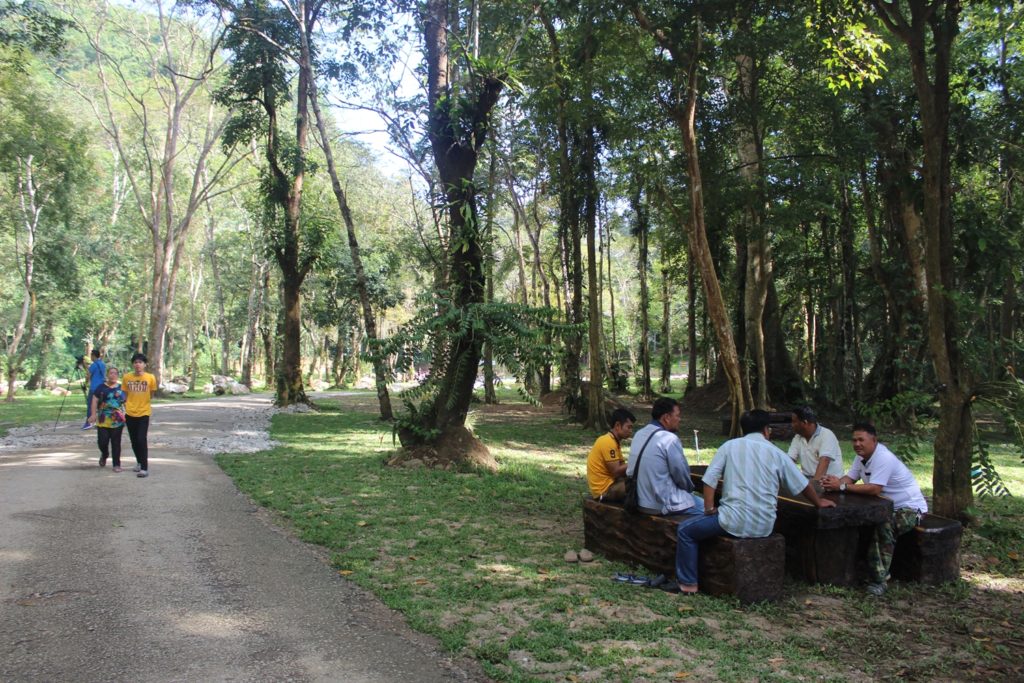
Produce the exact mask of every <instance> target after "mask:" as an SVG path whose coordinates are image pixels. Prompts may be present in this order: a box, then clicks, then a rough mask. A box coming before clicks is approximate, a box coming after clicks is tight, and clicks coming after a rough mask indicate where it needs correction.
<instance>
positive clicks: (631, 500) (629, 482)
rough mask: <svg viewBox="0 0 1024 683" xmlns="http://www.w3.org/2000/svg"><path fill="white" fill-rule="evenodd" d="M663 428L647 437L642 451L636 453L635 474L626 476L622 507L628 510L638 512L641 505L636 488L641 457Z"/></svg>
mask: <svg viewBox="0 0 1024 683" xmlns="http://www.w3.org/2000/svg"><path fill="white" fill-rule="evenodd" d="M660 431H661V429H660V428H658V429H655V430H654V432H653V433H652V434H651V435H650V436H649V437H647V441H644V445H643V447H642V448H641V449H640V452H639V453H637V455H636V465H635V466H634V467H633V476H631V477H630V476H628V475H627V476H626V497H625V498H624V499H623V501H622V507H623V509H625V510H626V512H637V511H638V509H639V507H640V492H639V491H637V490H636V478H637V477H638V476H640V458H641V457H642V456H643V454H644V450H646V449H647V444H649V443H650V442H651V439H653V438H654V435H655V434H657V433H658V432H660Z"/></svg>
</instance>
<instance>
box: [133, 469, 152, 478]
mask: <svg viewBox="0 0 1024 683" xmlns="http://www.w3.org/2000/svg"><path fill="white" fill-rule="evenodd" d="M135 476H136V477H140V478H141V477H148V476H149V472H147V471H146V470H139V473H138V474H136V475H135Z"/></svg>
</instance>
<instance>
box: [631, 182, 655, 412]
mask: <svg viewBox="0 0 1024 683" xmlns="http://www.w3.org/2000/svg"><path fill="white" fill-rule="evenodd" d="M633 182H634V183H635V184H634V187H633V196H632V197H631V200H632V202H631V203H632V204H633V215H634V216H635V218H636V225H635V227H634V229H633V234H635V235H636V247H637V249H636V251H637V279H638V280H639V282H640V305H639V306H638V307H637V312H638V314H639V318H640V320H639V322H640V339H639V340H638V343H637V354H638V355H639V357H640V368H639V370H640V377H639V379H640V386H639V389H640V396H641V397H643V398H644V399H648V398H650V397H651V395H652V394H653V393H654V392H653V391H651V346H650V338H651V321H650V308H651V295H650V287H649V286H648V273H649V271H650V263H649V257H648V249H647V245H648V238H649V233H650V224H649V221H648V219H647V208H646V207H645V206H644V205H643V188H642V185H641V181H640V178H639V176H638V174H637V173H634V178H633Z"/></svg>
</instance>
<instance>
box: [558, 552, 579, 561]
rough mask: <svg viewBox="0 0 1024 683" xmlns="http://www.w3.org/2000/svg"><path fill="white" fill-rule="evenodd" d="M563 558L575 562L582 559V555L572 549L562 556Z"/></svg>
mask: <svg viewBox="0 0 1024 683" xmlns="http://www.w3.org/2000/svg"><path fill="white" fill-rule="evenodd" d="M562 559H564V560H565V561H566V562H570V563H575V562H579V561H580V556H579V553H577V552H576V551H575V550H570V551H569V552H567V553H566V554H565V555H564V556H563V557H562Z"/></svg>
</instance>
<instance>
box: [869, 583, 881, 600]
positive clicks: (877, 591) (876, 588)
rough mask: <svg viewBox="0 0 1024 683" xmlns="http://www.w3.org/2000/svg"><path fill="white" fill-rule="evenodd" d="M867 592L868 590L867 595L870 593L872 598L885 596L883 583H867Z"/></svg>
mask: <svg viewBox="0 0 1024 683" xmlns="http://www.w3.org/2000/svg"><path fill="white" fill-rule="evenodd" d="M867 590H868V593H870V594H871V595H874V596H877V597H881V596H883V595H885V584H884V583H869V584H868V588H867Z"/></svg>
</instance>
